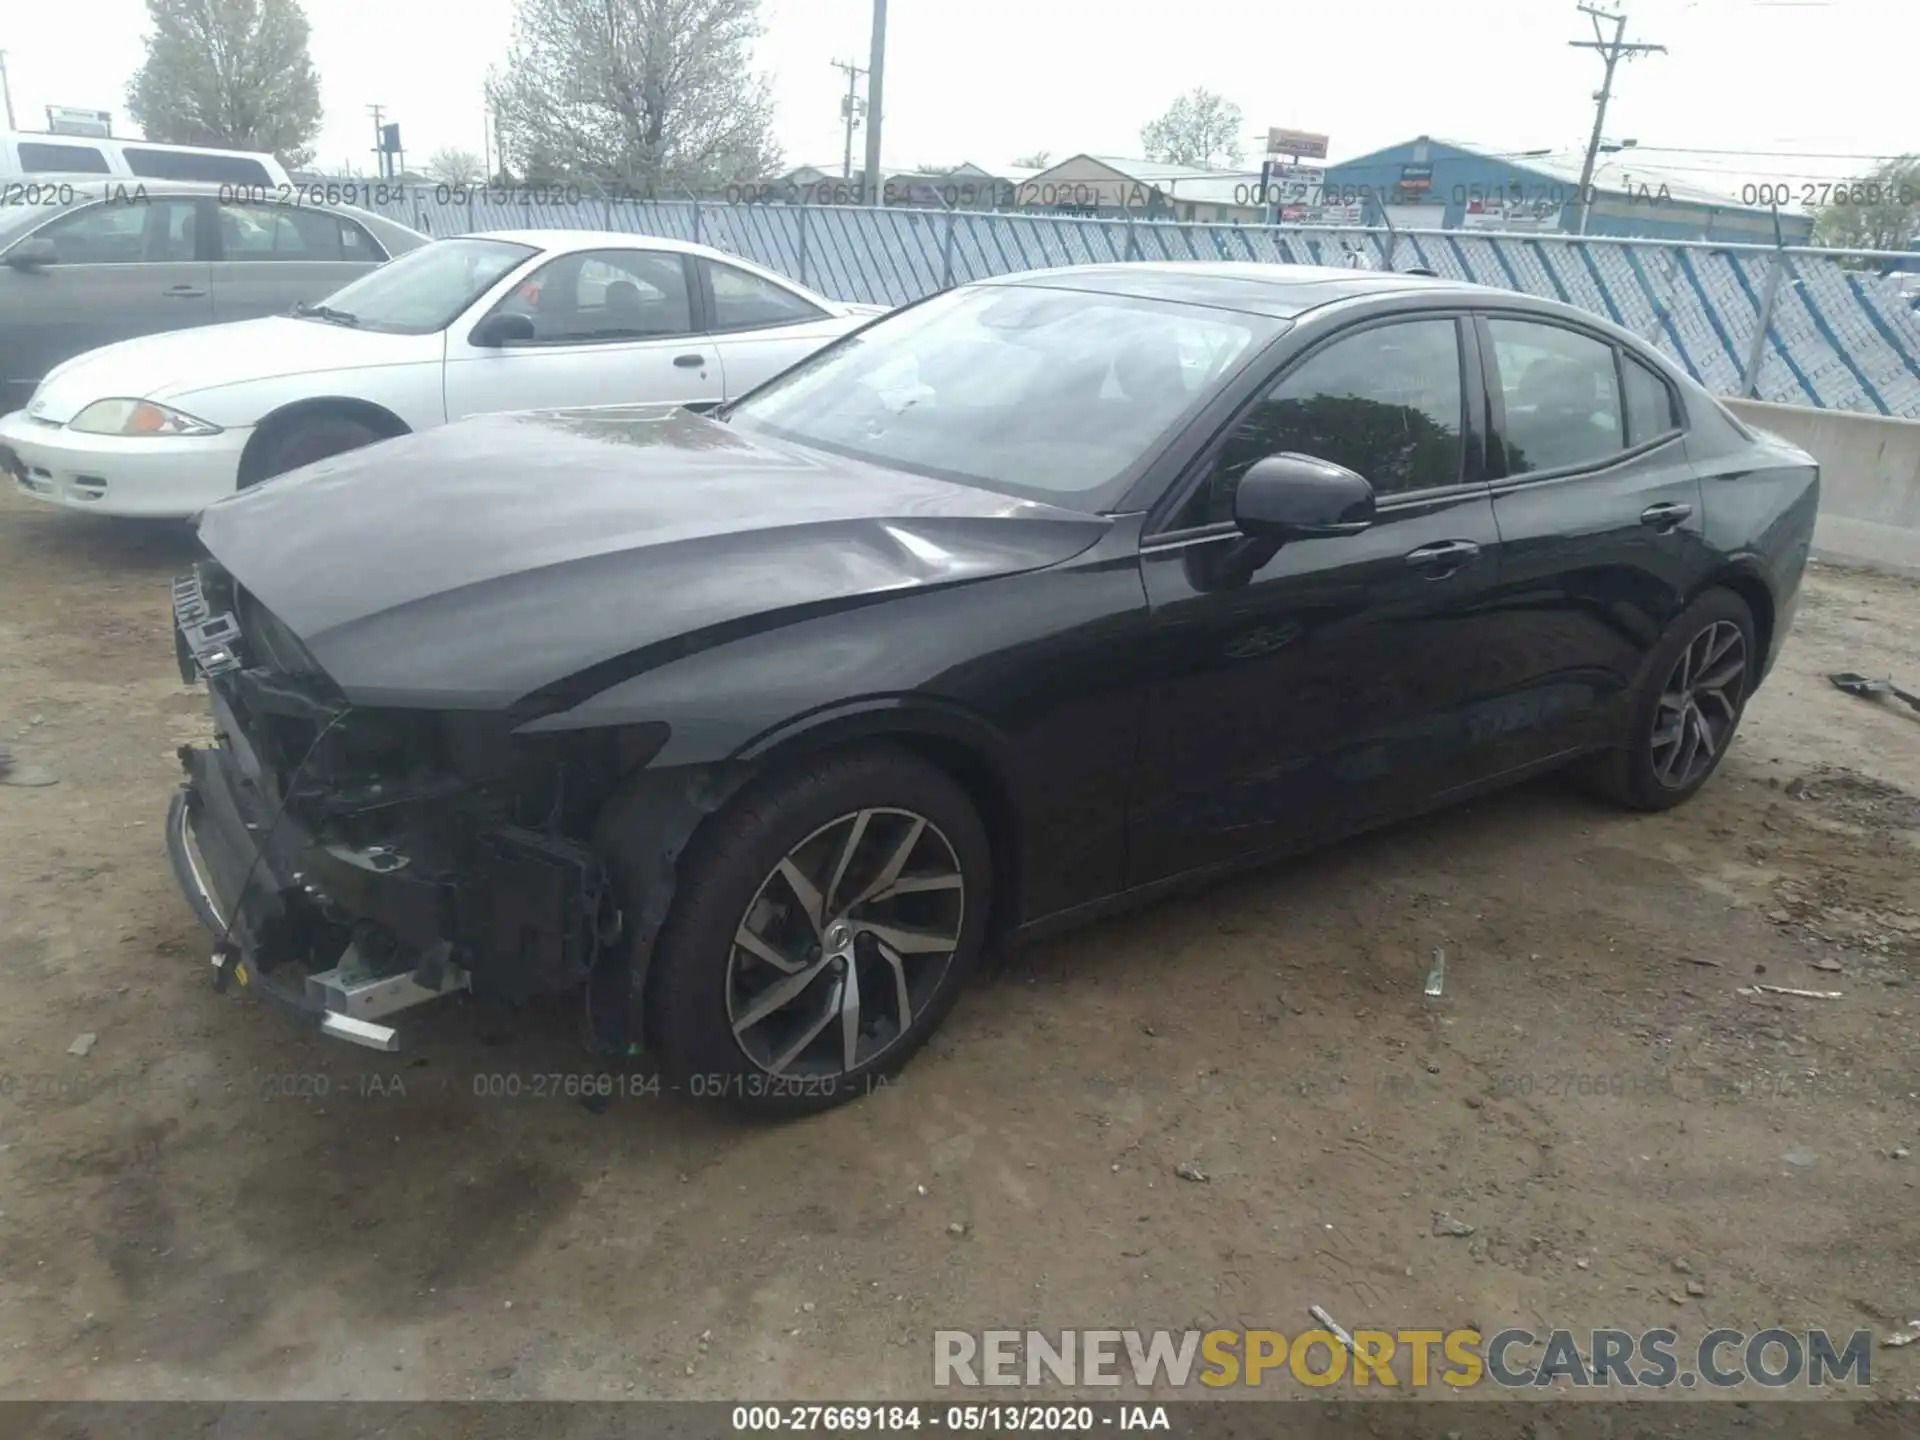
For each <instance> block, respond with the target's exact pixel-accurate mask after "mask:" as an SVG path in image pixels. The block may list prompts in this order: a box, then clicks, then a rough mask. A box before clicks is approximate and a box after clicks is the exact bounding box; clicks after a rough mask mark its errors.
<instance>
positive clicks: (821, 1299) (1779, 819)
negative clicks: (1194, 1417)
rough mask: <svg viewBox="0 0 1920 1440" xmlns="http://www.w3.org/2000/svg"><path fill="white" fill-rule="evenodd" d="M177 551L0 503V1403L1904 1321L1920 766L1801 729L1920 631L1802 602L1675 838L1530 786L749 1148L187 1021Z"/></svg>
mask: <svg viewBox="0 0 1920 1440" xmlns="http://www.w3.org/2000/svg"><path fill="white" fill-rule="evenodd" d="M189 550H190V541H189V540H188V539H187V538H186V536H185V534H184V532H180V531H172V530H157V529H147V528H141V527H137V526H123V525H118V524H107V523H99V522H91V523H89V522H88V519H87V517H76V516H70V515H65V514H60V513H55V512H51V511H49V510H47V509H45V508H43V507H40V506H37V505H34V504H32V503H31V502H28V501H26V500H24V499H21V498H19V497H17V496H14V495H12V494H10V493H9V494H6V495H5V496H3V497H0V744H6V745H10V746H11V747H12V748H13V750H14V752H15V755H16V758H17V759H18V760H19V761H20V762H22V763H25V764H32V765H40V766H45V767H47V768H48V769H50V770H51V771H52V772H54V774H56V775H57V777H58V783H56V784H54V785H52V786H49V787H46V788H34V789H26V788H12V787H0V1394H4V1395H6V1396H10V1397H14V1398H104V1399H112V1398H134V1397H140V1398H156V1399H157V1398H173V1397H178V1398H189V1397H191V1398H228V1397H232V1398H316V1399H333V1398H339V1397H355V1398H375V1399H400V1398H406V1399H414V1398H452V1399H469V1398H508V1397H543V1398H583V1399H584V1398H624V1397H642V1396H674V1397H729V1398H737V1397H741V1396H755V1397H789V1398H842V1399H844V1398H853V1397H871V1398H894V1397H913V1396H922V1397H924V1396H925V1395H927V1394H928V1393H929V1390H930V1384H931V1355H932V1349H931V1338H930V1337H931V1332H932V1331H933V1330H934V1329H935V1328H937V1327H938V1328H962V1329H980V1328H987V1327H1010V1328H1028V1327H1033V1328H1040V1329H1047V1330H1051V1329H1054V1328H1058V1327H1068V1326H1101V1325H1105V1326H1113V1327H1120V1328H1142V1329H1144V1328H1150V1327H1158V1326H1167V1327H1174V1328H1185V1327H1188V1326H1202V1327H1212V1326H1215V1325H1222V1326H1237V1325H1248V1326H1265V1327H1272V1328H1277V1329H1281V1330H1285V1331H1288V1332H1297V1331H1299V1330H1301V1329H1304V1328H1308V1327H1309V1325H1310V1324H1311V1322H1310V1321H1309V1319H1308V1315H1307V1307H1308V1306H1309V1305H1312V1304H1319V1305H1322V1306H1324V1307H1325V1308H1326V1309H1327V1310H1328V1311H1329V1312H1330V1313H1331V1314H1332V1315H1333V1316H1334V1317H1335V1318H1336V1319H1338V1320H1339V1321H1340V1322H1341V1323H1342V1324H1344V1325H1346V1326H1347V1327H1348V1328H1350V1329H1351V1328H1358V1327H1361V1326H1378V1327H1382V1328H1394V1327H1414V1326H1433V1327H1436V1328H1447V1327H1453V1326H1459V1325H1466V1324H1475V1325H1477V1326H1479V1327H1480V1328H1481V1329H1483V1330H1485V1331H1488V1332H1491V1330H1492V1329H1495V1328H1499V1327H1503V1326H1505V1325H1509V1324H1518V1325H1526V1326H1531V1327H1534V1328H1536V1329H1540V1330H1545V1329H1547V1328H1550V1327H1552V1326H1557V1325H1560V1326H1569V1327H1575V1328H1586V1327H1592V1326H1618V1327H1622V1328H1626V1329H1630V1330H1640V1329H1643V1328H1646V1327H1650V1326H1657V1325H1663V1324H1670V1325H1673V1326H1675V1327H1676V1328H1678V1329H1680V1330H1681V1332H1682V1334H1683V1336H1689V1337H1697V1336H1698V1334H1700V1333H1702V1332H1704V1331H1705V1330H1707V1329H1709V1328H1711V1327H1713V1326H1719V1325H1724V1326H1733V1327H1738V1328H1742V1329H1745V1330H1748V1331H1754V1330H1759V1329H1761V1328H1764V1327H1766V1326H1769V1325H1781V1326H1786V1327H1789V1328H1802V1329H1804V1328H1806V1327H1811V1326H1825V1327H1827V1328H1828V1329H1830V1330H1835V1331H1840V1332H1847V1331H1851V1330H1853V1329H1855V1328H1861V1327H1865V1328H1871V1329H1873V1330H1874V1331H1875V1332H1876V1334H1884V1333H1886V1332H1888V1331H1891V1330H1894V1329H1896V1328H1898V1327H1900V1326H1902V1325H1904V1324H1905V1322H1907V1321H1908V1320H1909V1319H1912V1318H1916V1317H1920V1211H1917V1210H1916V1194H1915V1185H1916V1181H1920V1158H1915V1157H1907V1156H1906V1152H1907V1151H1909V1150H1913V1151H1920V1103H1917V1101H1920V1093H1917V1092H1920V1076H1916V1073H1915V1066H1914V1057H1915V1055H1916V1053H1920V1052H1917V1051H1916V1042H1917V1041H1920V1033H1917V1031H1920V992H1917V991H1916V989H1915V984H1916V980H1917V979H1920V869H1916V865H1915V856H1916V841H1917V840H1920V798H1916V797H1920V719H1916V718H1915V717H1914V716H1912V715H1909V714H1906V713H1903V712H1902V709H1901V707H1899V706H1898V705H1897V704H1892V703H1889V704H1886V705H1877V704H1874V703H1872V702H1868V701H1862V700H1858V699H1853V698H1850V697H1848V696H1845V695H1842V694H1840V693H1839V692H1837V691H1835V690H1834V689H1832V688H1831V687H1829V686H1828V685H1827V684H1826V682H1825V680H1824V679H1823V678H1822V677H1823V676H1824V675H1825V674H1826V672H1829V671H1833V670H1839V669H1849V670H1857V671H1862V672H1866V673H1869V674H1881V675H1885V674H1889V673H1891V674H1893V675H1894V676H1896V678H1898V677H1901V676H1904V677H1905V679H1906V681H1907V682H1908V683H1909V684H1910V685H1911V684H1913V683H1915V682H1920V588H1915V587H1914V586H1912V585H1909V584H1906V583H1905V582H1901V581H1896V580H1890V579H1884V578H1876V577H1872V576H1867V575H1863V574H1858V573H1852V572H1842V571H1834V570H1828V569H1818V570H1816V572H1815V573H1814V574H1813V575H1812V576H1811V577H1810V579H1809V588H1808V592H1807V595H1806V599H1805V601H1804V603H1803V606H1802V608H1801V612H1800V616H1799V620H1798V624H1797V626H1796V628H1795V631H1794V634H1793V638H1792V641H1791V643H1790V644H1789V646H1788V648H1787V651H1786V655H1785V658H1784V660H1783V662H1782V668H1781V670H1780V671H1779V672H1777V673H1776V675H1775V677H1774V678H1773V680H1772V681H1771V683H1770V684H1769V686H1768V687H1767V688H1766V689H1765V690H1764V691H1763V692H1762V694H1761V695H1760V697H1759V698H1758V699H1757V701H1756V702H1755V703H1754V705H1753V707H1752V709H1751V710H1750V712H1749V714H1748V717H1747V721H1746V725H1745V728H1744V729H1743V731H1742V733H1741V737H1740V739H1739V742H1738V744H1737V746H1736V748H1735V750H1734V751H1733V753H1732V755H1731V757H1730V758H1729V761H1728V763H1727V765H1726V766H1725V768H1724V769H1723V770H1722V772H1721V774H1720V775H1719V776H1718V777H1717V778H1716V779H1715V780H1714V781H1713V783H1712V784H1711V785H1710V786H1709V787H1708V788H1707V790H1706V791H1705V792H1703V793H1702V795H1701V796H1700V797H1699V798H1698V799H1697V800H1696V801H1695V802H1694V803H1692V804H1691V805H1689V806H1687V807H1686V808H1685V809H1683V810H1681V811H1679V812H1676V813H1674V814H1671V815H1667V816H1659V817H1640V816H1628V815H1622V814H1618V813H1615V812H1612V811H1609V810H1606V809H1603V808H1600V807H1597V806H1595V805H1594V804H1592V803H1590V802H1587V801H1583V800H1581V799H1578V798H1575V797H1573V796H1572V795H1570V794H1569V793H1567V792H1566V791H1565V790H1564V789H1563V788H1561V787H1560V786H1558V785H1557V784H1554V783H1546V784H1540V785H1535V786H1531V787H1528V788H1525V789H1522V790H1519V791H1516V792H1513V793H1510V794H1506V795H1503V796H1500V797H1497V798H1495V799H1492V800H1488V801H1485V802H1483V803H1480V804H1477V805H1474V806H1472V807H1470V808H1468V809H1466V810H1462V811H1457V812H1454V813H1450V814H1446V815H1442V816H1438V817H1435V818H1431V819H1428V820H1425V821H1422V822H1419V823H1416V824H1412V825H1407V826H1404V827H1401V828H1399V829H1396V830H1393V831H1391V832H1388V833H1385V834H1381V835H1377V836H1374V837H1371V838H1368V839H1364V840H1362V841H1359V842H1356V843H1353V844H1349V845H1346V846H1343V847H1341V848H1339V849H1337V850H1334V851H1331V852H1328V853H1325V854H1323V855H1320V856H1317V857H1314V858H1312V859H1310V860H1307V861H1305V862H1302V863H1298V864H1294V865H1292V866H1289V867H1286V868H1283V869H1278V870H1275V871H1271V872H1267V873H1262V874H1259V875H1255V876H1252V877H1250V878H1246V879H1242V880H1240V881H1237V882H1234V883H1232V884H1229V885H1226V886H1224V887H1222V888H1218V889H1216V890H1213V891H1211V892H1209V893H1206V894H1204V895H1202V896H1199V897H1198V898H1194V899H1189V900H1185V901H1180V902H1176V903H1171V904H1167V905H1164V906H1161V907H1159V908H1157V909H1153V910H1148V911H1145V912H1143V913H1140V914H1137V915H1135V916H1132V917H1130V918H1127V919H1125V920H1121V921H1117V922H1114V923H1110V924H1106V925H1103V926H1101V927H1099V928H1095V929H1092V930H1090V931H1085V932H1082V933H1080V934H1078V935H1076V936H1074V937H1072V938H1069V939H1066V940H1064V941H1061V942H1058V943H1054V944H1050V945H1047V946H1044V947H1041V948H1038V949H1034V950H1031V951H1028V952H1024V953H1022V954H1020V955H1018V956H1016V957H1015V958H1014V959H1013V960H1012V962H1011V963H1010V965H1009V967H1008V969H1007V970H1006V972H1005V973H1004V974H1003V975H1002V977H1001V978H999V979H998V980H995V981H992V982H985V983H981V984H979V985H977V986H976V987H975V988H974V989H973V990H972V991H971V992H970V993H969V994H967V995H966V996H965V997H963V999H962V1002H961V1004H960V1006H959V1008H958V1009H957V1011H956V1012H955V1014H954V1015H953V1017H952V1019H951V1020H950V1021H949V1023H948V1025H947V1027H946V1029H945V1030H944V1032H943V1033H942V1034H941V1035H939V1036H938V1037H937V1038H936V1039H935V1040H934V1042H933V1044H932V1045H931V1046H930V1047H929V1049H928V1050H927V1051H926V1052H925V1053H924V1054H923V1055H922V1056H921V1057H920V1058H919V1059H918V1060H917V1061H916V1062H915V1063H914V1064H913V1065H912V1066H911V1067H910V1069H909V1070H908V1072H907V1073H906V1075H905V1076H904V1077H903V1078H902V1080H901V1081H900V1082H899V1083H897V1084H896V1085H895V1086H893V1087H892V1088H891V1089H890V1090H889V1091H887V1092H885V1093H883V1094H881V1095H879V1096H877V1097H875V1098H874V1099H872V1100H870V1101H867V1102H865V1103H862V1104H858V1105H856V1106H853V1107H851V1108H847V1109H843V1110H840V1111H838V1112H835V1113H833V1114H830V1115H828V1116H825V1117H822V1118H818V1119H814V1120H810V1121H806V1122H803V1123H798V1124H792V1125H787V1126H783V1127H771V1128H770V1127H765V1126H758V1125H754V1124H749V1123H747V1122H744V1121H740V1120H736V1119H734V1118H732V1117H731V1116H730V1114H729V1113H728V1112H726V1111H724V1110H723V1109H721V1108H719V1107H718V1106H715V1105H712V1104H699V1103H694V1102H690V1101H684V1100H681V1101H673V1100H665V1099H651V1100H626V1101H616V1102H615V1103H614V1104H613V1105H612V1106H611V1108H608V1109H606V1110H604V1111H603V1112H601V1113H592V1112H590V1111H589V1110H587V1109H586V1108H584V1107H582V1106H581V1105H580V1104H579V1103H577V1102H573V1101H567V1100H564V1099H554V1098H537V1099H536V1098H524V1097H523V1098H520V1099H504V1098H482V1097H480V1096H477V1095H476V1094H475V1088H476V1081H478V1082H479V1083H481V1084H482V1085H484V1083H485V1079H484V1077H487V1076H490V1075H511V1076H516V1077H520V1078H521V1079H522V1080H525V1081H527V1082H528V1083H529V1084H531V1077H534V1076H537V1075H541V1074H545V1073H552V1072H565V1073H582V1072H586V1071H589V1070H592V1069H594V1068H595V1067H594V1065H593V1062H591V1060H590V1059H589V1058H588V1057H587V1056H586V1055H585V1054H584V1052H583V1051H581V1050H580V1049H579V1048H578V1045H577V1023H576V1021H575V1019H574V1017H573V1016H572V1014H571V1013H570V1012H561V1011H559V1010H555V1011H554V1012H552V1013H546V1012H541V1013H536V1014H531V1015H520V1016H511V1015H500V1014H495V1013H489V1012H487V1011H485V1010H482V1009H480V1008H479V1007H477V1006H475V1005H473V1004H471V1003H467V1002H456V1003H454V1004H451V1005H449V1006H447V1007H446V1008H445V1009H444V1010H443V1011H442V1012H441V1013H439V1014H437V1015H435V1016H434V1017H433V1018H432V1019H431V1020H430V1021H428V1022H427V1023H426V1024H425V1025H424V1027H423V1028H424V1043H423V1044H422V1046H421V1047H420V1048H419V1049H418V1051H417V1052H415V1053H413V1054H411V1055H401V1056H392V1057H388V1056H380V1055H375V1054H371V1053H368V1052H362V1051H357V1050H353V1049H351V1048H348V1047H344V1046H341V1045H339V1044H337V1043H334V1042H326V1041H321V1040H319V1039H318V1038H316V1037H309V1036H307V1035H304V1034H302V1033H300V1032H297V1031H295V1030H294V1029H293V1028H292V1027H291V1026H290V1025H289V1024H288V1023H287V1022H286V1021H285V1020H284V1019H283V1018H282V1017H281V1016H280V1015H278V1014H277V1013H274V1012H272V1011H271V1010H269V1009H267V1008H265V1007H264V1006H263V1005H262V1004H261V1003H260V1002H257V1001H255V1000H252V999H249V998H243V997H226V996H219V995H216V994H214V993H213V991H212V990H211V989H210V987H209V984H208V980H209V970H208V966H207V963H206V956H207V953H208V946H207V942H206V939H205V938H204V936H203V935H202V934H201V932H200V931H199V929H198V927H197V926H196V924H195V922H194V920H193V918H192V916H191V915H190V914H189V912H188V910H187V907H186V905H185V904H184V903H183V902H182V901H181V900H180V899H179V898H178V896H177V895H176V893H175V891H174V887H173V882H172V880H171V878H170V876H169V873H168V870H167V866H166V862H165V859H164V856H163V852H162V846H161V836H160V832H161V825H160V821H161V817H162V813H163V811H164V808H165V805H166V801H167V798H168V795H169V793H170V791H171V789H172V787H173V786H174V784H175V783H176V774H177V766H176V764H175V761H174V760H173V757H172V752H173V750H174V748H175V747H176V746H177V745H179V744H180V743H182V742H183V741H187V740H192V739H197V738H199V737H200V736H201V735H202V734H203V733H204V729H205V719H204V717H205V713H206V706H205V701H204V698H203V697H202V695H201V694H200V693H199V692H198V691H196V690H191V689H188V688H186V687H184V686H182V685H181V684H180V681H179V676H178V674H177V672H176V671H175V669H174V661H173V654H172V649H171V645H170V641H169V637H168V629H167V613H166V611H167V607H166V600H165V582H166V580H167V579H168V578H169V577H170V576H171V575H172V574H173V573H174V571H175V570H176V569H178V568H180V566H181V564H182V562H183V561H184V560H185V559H186V558H187V556H188V553H189ZM1436 947H1444V949H1445V951H1446V983H1445V993H1444V995H1443V997H1442V998H1441V999H1439V1000H1438V1001H1432V1000H1428V999H1427V998H1425V997H1424V996H1423V993H1422V990H1423V983H1424V981H1425V978H1426V975H1427V971H1428V966H1429V962H1430V957H1431V956H1432V953H1433V951H1434V949H1435V948H1436ZM1756 979H1758V980H1761V981H1763V982H1764V983H1770V984H1778V985H1783V986H1793V987H1803V988H1811V989H1819V990H1838V991H1841V992H1842V993H1843V996H1844V998H1842V999H1840V1000H1837V1001H1818V1000H1801V999H1791V998H1778V997H1769V998H1755V997H1752V996H1748V995H1743V994H1741V993H1739V992H1740V989H1741V987H1744V986H1748V985H1751V984H1753V983H1754V982H1755V980H1756ZM84 1032H90V1033H92V1034H94V1035H96V1036H97V1043H96V1044H95V1045H94V1047H93V1049H92V1051H91V1053H89V1054H86V1055H84V1056H77V1055H73V1054H70V1053H69V1047H70V1046H71V1045H72V1044H73V1043H74V1041H75V1037H76V1036H79V1035H81V1034H82V1033H84ZM322 1092H324V1093H322ZM1903 1157H1905V1158H1903ZM1186 1161H1192V1162H1195V1163H1196V1164H1197V1165H1199V1166H1200V1167H1201V1169H1202V1170H1203V1171H1204V1173H1205V1174H1206V1176H1207V1177H1208V1178H1207V1179H1206V1180H1205V1181H1204V1182H1189V1181H1186V1180H1182V1179H1179V1178H1176V1176H1175V1167H1176V1166H1177V1165H1179V1164H1180V1163H1181V1162H1186ZM1441 1212H1444V1213H1445V1214H1447V1215H1450V1216H1452V1217H1455V1218H1457V1219H1459V1220H1461V1221H1464V1222H1466V1223H1468V1224H1471V1225H1472V1226H1473V1227H1475V1233H1474V1234H1472V1235H1471V1236H1460V1237H1442V1236H1436V1235H1435V1234H1434V1233H1433V1231H1434V1217H1435V1215H1436V1213H1441ZM956 1226H959V1227H964V1228H963V1229H960V1230H958V1231H956V1230H955V1228H954V1227H956ZM1681 1260H1684V1261H1685V1262H1686V1267H1687V1270H1688V1272H1690V1273H1686V1274H1683V1273H1681V1271H1680V1270H1679V1269H1678V1268H1677V1267H1676V1261H1681ZM1688 1280H1692V1281H1696V1282H1698V1284H1697V1285H1696V1286H1695V1287H1694V1288H1697V1289H1700V1290H1703V1291H1704V1293H1702V1294H1698V1295H1695V1294H1690V1293H1688V1290H1689V1287H1688V1285H1687V1283H1686V1282H1687V1281H1688ZM1873 1376H1874V1391H1875V1392H1876V1393H1877V1394H1878V1395H1881V1396H1887V1397H1894V1396H1904V1395H1910V1394H1913V1393H1914V1392H1915V1391H1916V1390H1917V1389H1920V1346H1915V1347H1912V1348H1907V1349H1878V1348H1876V1350H1875V1351H1874V1355H1873ZM1298 1393H1306V1392H1304V1391H1301V1392H1298ZM1109 1395H1110V1392H1109Z"/></svg>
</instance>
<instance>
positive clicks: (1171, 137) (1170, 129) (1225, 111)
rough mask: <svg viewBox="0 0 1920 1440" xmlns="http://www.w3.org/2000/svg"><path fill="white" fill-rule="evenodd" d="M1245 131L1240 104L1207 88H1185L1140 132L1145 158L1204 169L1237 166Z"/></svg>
mask: <svg viewBox="0 0 1920 1440" xmlns="http://www.w3.org/2000/svg"><path fill="white" fill-rule="evenodd" d="M1245 130H1246V121H1245V120H1244V119H1243V118H1242V117H1241V114H1240V107H1239V106H1238V105H1235V104H1234V103H1233V102H1232V101H1231V100H1227V99H1224V98H1222V97H1221V96H1219V95H1216V94H1214V93H1213V91H1211V90H1207V89H1195V90H1189V91H1188V92H1187V93H1186V94H1185V95H1182V96H1181V97H1180V98H1179V99H1177V100H1175V101H1174V102H1173V104H1171V105H1169V106H1168V107H1167V113H1166V114H1164V115H1162V116H1161V117H1160V118H1159V119H1158V120H1155V121H1153V122H1152V123H1151V124H1149V125H1148V126H1146V127H1145V128H1144V129H1143V130H1141V132H1140V145H1141V148H1142V149H1144V150H1145V151H1146V152H1147V153H1146V158H1147V159H1149V160H1159V161H1161V162H1163V163H1165V164H1168V165H1195V166H1202V167H1206V168H1213V167H1215V166H1223V165H1238V164H1239V163H1240V156H1241V154H1242V151H1241V148H1240V136H1241V134H1242V133H1243V132H1244V131H1245Z"/></svg>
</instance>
